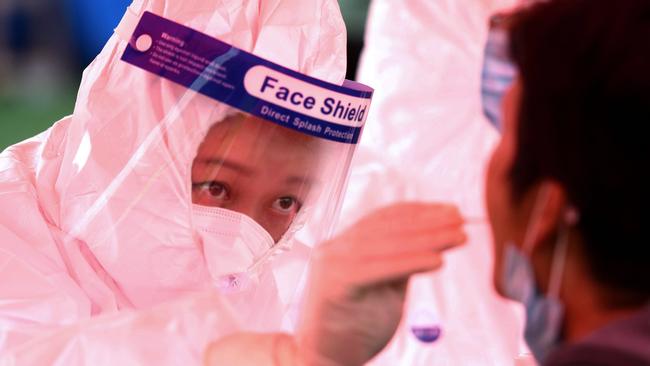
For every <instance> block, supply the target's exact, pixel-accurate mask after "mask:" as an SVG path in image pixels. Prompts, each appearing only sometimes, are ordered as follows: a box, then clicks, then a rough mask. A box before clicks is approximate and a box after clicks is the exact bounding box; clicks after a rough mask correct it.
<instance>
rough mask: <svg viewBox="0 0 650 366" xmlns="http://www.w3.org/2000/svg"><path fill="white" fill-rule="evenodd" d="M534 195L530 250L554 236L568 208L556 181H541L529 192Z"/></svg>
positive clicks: (565, 197)
mask: <svg viewBox="0 0 650 366" xmlns="http://www.w3.org/2000/svg"><path fill="white" fill-rule="evenodd" d="M531 193H534V194H536V196H537V197H536V198H535V201H536V202H535V203H534V204H533V205H532V211H536V212H531V213H530V215H529V217H530V220H532V221H530V225H533V227H532V228H531V229H532V232H531V238H530V240H531V241H532V243H530V245H531V249H533V250H534V249H536V248H538V247H539V246H541V245H543V244H544V243H546V242H548V239H549V238H550V237H552V236H553V235H555V234H556V233H557V231H558V227H559V226H560V225H564V221H565V217H566V210H567V207H568V202H567V195H566V191H565V190H564V188H563V187H562V186H561V185H560V184H559V183H558V182H556V181H553V180H543V181H541V182H540V183H539V184H538V186H537V187H536V189H534V190H531Z"/></svg>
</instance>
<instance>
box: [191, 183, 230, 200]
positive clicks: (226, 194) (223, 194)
mask: <svg viewBox="0 0 650 366" xmlns="http://www.w3.org/2000/svg"><path fill="white" fill-rule="evenodd" d="M192 189H193V190H195V191H198V192H197V193H199V195H200V196H201V197H204V198H206V199H209V200H210V201H212V204H213V205H219V204H221V203H223V202H225V201H228V200H229V199H230V189H229V188H228V186H227V185H226V184H224V183H221V182H217V181H209V182H200V183H193V184H192Z"/></svg>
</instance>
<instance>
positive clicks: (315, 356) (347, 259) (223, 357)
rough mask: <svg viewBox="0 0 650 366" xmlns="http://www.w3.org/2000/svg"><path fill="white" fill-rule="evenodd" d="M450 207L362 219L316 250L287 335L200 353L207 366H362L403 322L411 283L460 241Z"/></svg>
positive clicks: (410, 208) (408, 208)
mask: <svg viewBox="0 0 650 366" xmlns="http://www.w3.org/2000/svg"><path fill="white" fill-rule="evenodd" d="M462 225H463V219H462V218H461V216H460V214H459V212H458V210H457V209H456V208H455V207H453V206H448V205H437V204H424V203H401V204H395V205H392V206H388V207H385V208H382V209H379V210H377V211H375V212H374V213H372V214H370V215H368V216H366V217H364V218H363V219H361V220H360V221H359V222H357V223H356V224H355V225H354V226H352V227H351V228H350V229H348V230H347V231H345V232H344V233H342V234H341V235H339V236H337V237H335V238H333V239H332V240H330V241H328V242H326V243H324V244H322V245H321V246H319V247H318V248H317V249H316V251H315V253H314V257H313V259H312V264H311V265H312V268H311V273H310V282H309V287H308V293H307V301H306V304H305V305H306V306H305V309H304V311H303V314H304V315H303V318H302V322H301V324H300V326H299V329H298V332H297V334H296V336H295V337H294V338H291V337H289V336H288V335H282V334H274V335H256V334H239V335H234V336H231V337H228V338H225V339H222V340H220V341H218V342H216V343H215V344H213V345H212V346H211V347H209V349H208V350H207V352H206V365H229V364H237V365H249V364H250V365H282V366H289V365H301V366H302V365H309V366H330V365H362V364H364V363H365V362H367V361H369V360H370V359H371V358H372V357H374V356H375V355H376V354H377V353H378V352H379V351H381V350H382V349H383V348H384V347H385V346H386V344H388V341H389V340H390V339H391V337H392V336H393V334H394V333H395V331H396V329H397V326H398V324H399V322H400V318H401V316H402V309H403V303H404V298H405V295H406V286H407V283H408V279H409V277H410V276H411V275H413V274H415V273H419V272H426V271H431V270H434V269H437V268H438V267H440V266H441V264H442V258H441V252H442V251H444V250H446V249H449V248H451V247H454V246H457V245H459V244H461V243H463V242H465V240H466V236H465V234H464V232H463V228H462Z"/></svg>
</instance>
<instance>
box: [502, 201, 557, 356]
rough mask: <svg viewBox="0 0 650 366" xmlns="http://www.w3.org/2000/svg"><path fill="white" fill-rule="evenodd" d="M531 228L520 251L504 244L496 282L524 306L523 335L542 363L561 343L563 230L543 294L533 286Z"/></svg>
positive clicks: (532, 236) (535, 284) (535, 212)
mask: <svg viewBox="0 0 650 366" xmlns="http://www.w3.org/2000/svg"><path fill="white" fill-rule="evenodd" d="M541 193H543V192H541ZM540 198H545V197H542V195H541V194H540V196H538V199H537V203H536V204H535V211H534V212H533V216H532V218H533V219H536V217H538V216H539V213H540V212H539V209H540V208H541V207H540V202H541V201H540ZM533 223H534V221H533ZM532 229H533V228H532V227H530V226H529V228H528V230H527V232H526V237H525V239H524V243H523V250H522V249H519V247H518V246H517V245H515V244H514V243H512V242H509V243H506V245H505V248H504V252H503V271H502V272H501V275H500V278H499V282H500V285H501V288H502V290H503V291H504V295H505V296H506V297H508V298H509V299H511V300H515V301H518V302H520V303H522V304H523V305H524V307H525V309H526V325H525V328H524V338H525V339H526V343H528V347H529V348H530V350H531V352H532V353H533V355H534V356H535V358H536V359H537V361H539V362H542V361H543V360H544V359H546V357H547V356H548V354H549V353H550V352H551V351H553V350H554V349H555V348H556V347H557V345H558V344H559V343H560V342H561V331H562V324H563V316H564V306H563V305H562V303H561V302H560V301H559V298H558V296H559V291H560V284H561V281H562V273H563V271H564V262H565V255H566V247H567V232H566V230H564V229H563V232H562V233H561V234H560V236H559V238H558V242H557V244H556V246H555V252H554V255H553V264H552V266H551V278H550V281H549V288H548V292H547V293H546V294H543V293H542V292H541V291H540V289H539V288H538V286H537V283H536V281H535V275H534V272H533V267H532V264H531V261H530V259H529V258H530V253H531V252H532V245H533V240H534V238H535V236H536V233H535V230H532Z"/></svg>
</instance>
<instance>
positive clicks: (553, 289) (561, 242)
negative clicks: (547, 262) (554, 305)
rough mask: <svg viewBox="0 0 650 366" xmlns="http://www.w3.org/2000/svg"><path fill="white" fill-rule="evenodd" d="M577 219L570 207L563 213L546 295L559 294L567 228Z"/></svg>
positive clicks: (557, 295)
mask: <svg viewBox="0 0 650 366" xmlns="http://www.w3.org/2000/svg"><path fill="white" fill-rule="evenodd" d="M577 221H578V214H577V211H576V210H575V209H574V208H572V207H570V208H568V209H566V211H565V214H564V224H563V227H562V229H561V232H560V236H559V237H558V239H557V243H556V245H555V250H554V252H553V262H552V264H551V278H550V279H549V285H548V293H547V294H548V296H549V297H554V298H556V299H557V298H558V297H559V295H560V286H561V285H562V277H563V275H564V266H565V264H566V252H567V248H568V247H569V228H570V227H571V226H573V225H575V224H576V222H577Z"/></svg>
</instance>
